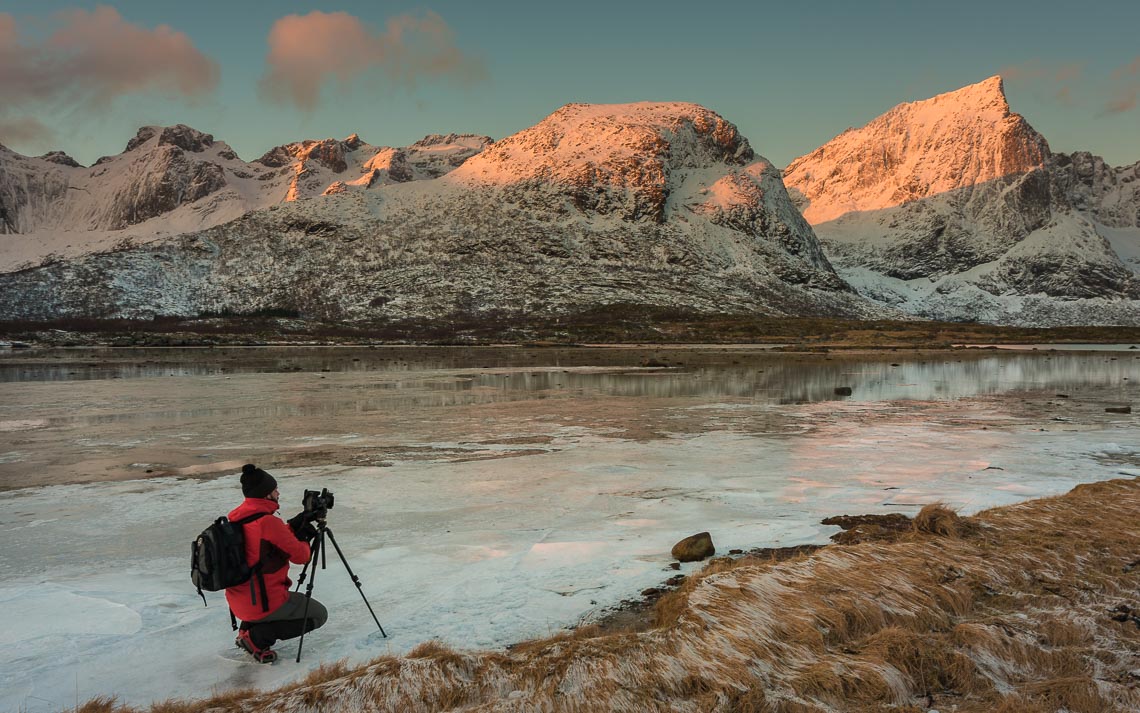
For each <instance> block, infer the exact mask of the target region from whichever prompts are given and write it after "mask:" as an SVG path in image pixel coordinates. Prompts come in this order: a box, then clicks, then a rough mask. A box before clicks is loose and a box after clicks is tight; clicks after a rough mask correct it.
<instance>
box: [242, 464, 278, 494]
mask: <svg viewBox="0 0 1140 713" xmlns="http://www.w3.org/2000/svg"><path fill="white" fill-rule="evenodd" d="M276 489H277V481H276V480H274V479H273V476H272V475H270V474H269V473H266V472H265V471H264V470H262V469H261V468H258V467H257V466H256V465H254V464H253V463H246V464H245V465H243V466H242V467H241V492H242V495H244V496H246V497H247V498H264V497H265V496H267V495H269V494H270V493H272V492H273V491H274V490H276Z"/></svg>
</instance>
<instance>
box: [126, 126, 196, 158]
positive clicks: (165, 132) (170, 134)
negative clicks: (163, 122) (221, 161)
mask: <svg viewBox="0 0 1140 713" xmlns="http://www.w3.org/2000/svg"><path fill="white" fill-rule="evenodd" d="M155 136H157V137H158V143H157V145H159V146H163V145H169V146H177V147H178V148H180V149H182V150H183V151H191V152H193V153H201V152H202V151H205V150H206V149H208V148H210V147H211V146H213V145H214V137H213V135H212V134H206V133H203V132H201V131H198V130H197V129H194V128H191V127H189V126H187V125H185V124H175V125H174V126H144V127H142V128H140V129H139V130H138V132H137V133H136V134H135V137H134V138H133V139H131V140H130V141H128V142H127V148H126V149H125V151H134V150H135V149H137V148H138V147H140V146H142V145H143V144H145V143H146V142H148V141H150V140H151V139H153V138H154V137H155Z"/></svg>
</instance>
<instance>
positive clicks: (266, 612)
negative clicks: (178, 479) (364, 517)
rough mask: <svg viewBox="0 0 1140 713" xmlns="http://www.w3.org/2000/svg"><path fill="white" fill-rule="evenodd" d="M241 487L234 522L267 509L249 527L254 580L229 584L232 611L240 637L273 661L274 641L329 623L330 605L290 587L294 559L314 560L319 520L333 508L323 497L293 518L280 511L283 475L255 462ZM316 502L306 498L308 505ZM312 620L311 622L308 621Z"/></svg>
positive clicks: (248, 548) (297, 561)
mask: <svg viewBox="0 0 1140 713" xmlns="http://www.w3.org/2000/svg"><path fill="white" fill-rule="evenodd" d="M241 491H242V494H243V495H245V500H243V501H242V503H241V505H239V506H237V507H236V508H235V509H234V510H233V511H232V512H230V514H229V520H230V521H231V522H233V521H235V520H239V519H242V518H247V517H250V516H251V515H262V517H259V518H258V519H256V520H253V521H252V522H248V523H246V524H245V525H243V526H242V527H244V528H245V530H244V533H245V558H246V562H247V563H248V564H249V565H250V567H252V568H253V570H254V574H253V576H252V577H251V578H250V579H249V581H248V582H245V583H243V584H239V585H237V586H235V587H228V588H227V589H226V601H227V602H228V603H229V605H230V611H231V612H233V614H234V616H236V617H237V618H238V619H241V626H240V629H239V631H238V637H237V641H236V642H235V643H236V644H237V645H238V647H239V648H242V649H244V650H245V651H248V652H249V653H250V654H251V655H252V656H253V657H254V658H255V659H257V660H258V661H259V662H260V663H272V662H273V661H276V660H277V653H276V652H275V651H273V649H271V648H270V647H271V646H273V644H274V643H276V642H277V641H279V640H281V639H292V638H295V637H298V636H300V635H301V634H302V633H304V632H306V631H312V630H313V629H317V628H319V627H321V626H323V625H324V623H325V621H326V620H327V619H328V611H327V610H326V609H325V607H324V605H322V604H321V603H320V602H318V601H317V600H315V599H309V600H308V616H307V617H306V615H305V611H306V610H305V606H306V598H305V595H304V594H301V593H300V592H290V591H289V587H290V586H291V585H292V582H291V581H290V580H289V563H290V562H292V563H293V564H305V563H306V562H308V561H309V555H310V549H309V542H310V541H311V540H312V539H313V538H314V537H315V536H316V535H317V528H316V526H315V525H314V523H315V522H318V521H322V520H323V519H324V517H325V516H326V514H327V508H326V507H325V506H324V504H323V503H322V502H321V501H320V500H319V499H318V500H316V501H315V504H314V506H313V509H306V510H305V511H304V512H302V513H300V514H299V515H297V516H296V517H294V518H292V519H290V520H289V523H288V525H286V523H285V522H283V521H282V520H281V519H280V518H279V517H277V516H276V513H277V510H278V508H279V507H280V506H279V504H278V497H279V493H278V491H277V481H276V480H275V479H274V478H273V476H272V475H270V474H269V473H266V472H265V471H264V470H262V469H260V468H258V467H257V466H255V465H253V464H246V465H244V466H242V469H241ZM309 504H310V502H309V500H306V505H307V506H308V505H309ZM306 622H307V624H306Z"/></svg>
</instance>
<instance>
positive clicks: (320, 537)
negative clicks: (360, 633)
mask: <svg viewBox="0 0 1140 713" xmlns="http://www.w3.org/2000/svg"><path fill="white" fill-rule="evenodd" d="M316 523H317V536H316V537H315V538H313V545H312V553H311V554H310V555H309V561H308V562H306V563H305V566H304V567H303V568H302V569H301V575H300V576H299V577H297V589H295V590H294V591H297V592H299V591H301V585H302V584H304V583H305V575H306V574H310V573H309V567H310V566H312V573H311V574H310V576H309V584H308V586H307V587H305V613H304V615H303V616H302V618H301V621H302V622H303V623H302V624H301V640H300V641H299V642H298V643H297V663H301V647H303V646H304V645H305V633H306V631H307V629H308V626H309V600H310V599H312V598H313V585H314V584H316V581H317V556H318V555H319V556H320V558H321V569H325V550H326V547H325V537H326V536H328V539H329V542H331V543H332V545H333V547H334V548H335V549H336V553H337V554H338V555H340V561H341V564H343V565H344V569H345V571H346V572H348V576H349V577H351V578H352V583H353V584H355V585H356V591H358V592H360V598H361V599H363V600H364V606H366V607H368V613H369V614H371V615H372V621H374V622H376V626H377V627H378V628H379V629H380V635H381V636H383V637H384V638H385V639H387V638H388V635H387V634H386V633H384V627H382V626H380V620H379V619H377V618H376V612H374V611H372V605H371V604H369V603H368V597H366V596H364V589H363V586H362V585H361V584H360V578H359V577H357V576H356V573H355V572H353V571H352V567H349V566H348V560H347V559H345V558H344V552H341V549H340V545H338V544H337V542H336V537H334V536H333V531H332V528H330V527H329V526H328V525H327V524H325V521H324V520H323V519H322V520H317V521H316Z"/></svg>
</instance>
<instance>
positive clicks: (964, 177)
mask: <svg viewBox="0 0 1140 713" xmlns="http://www.w3.org/2000/svg"><path fill="white" fill-rule="evenodd" d="M1049 155H1050V152H1049V145H1048V143H1046V141H1045V138H1044V137H1043V136H1041V134H1039V133H1037V132H1036V131H1035V130H1034V129H1033V127H1031V126H1030V125H1029V124H1028V123H1027V122H1026V121H1025V119H1024V118H1023V117H1022V116H1021V115H1020V114H1015V113H1013V112H1011V111H1010V108H1009V104H1008V102H1007V101H1006V98H1005V92H1004V89H1003V86H1002V79H1001V77H1000V76H996V75H995V76H993V77H990V78H989V79H986V80H984V81H982V82H978V83H977V84H971V85H970V86H967V87H963V88H961V89H958V90H955V91H953V92H947V93H945V94H939V95H938V96H935V97H931V98H930V99H924V100H922V101H916V102H910V103H906V104H899V105H898V106H896V107H894V108H893V109H891V110H890V111H888V112H887V113H885V114H883V115H882V116H880V117H878V118H876V119H874V120H873V121H871V123H869V124H867V125H866V126H864V127H862V128H860V129H849V130H847V131H845V132H844V133H843V134H841V135H839V136H837V137H836V138H834V139H832V140H831V141H829V142H827V143H826V144H824V145H823V146H821V147H820V148H818V149H816V150H815V151H813V152H812V153H810V154H808V155H806V156H801V157H800V158H798V159H796V160H795V161H792V162H791V163H790V164H788V167H787V168H786V169H785V170H784V183H785V184H786V185H787V186H788V188H789V189H791V190H793V191H794V192H796V193H798V194H799V195H800V196H801V197H802V199H801V201H800V203H801V206H800V207H801V209H802V210H803V213H804V217H805V218H807V219H808V222H810V223H812V224H813V225H818V224H819V223H823V222H827V221H830V220H834V219H836V218H838V217H840V216H842V215H844V214H845V213H849V212H852V211H859V212H862V211H870V210H881V209H884V208H889V207H892V206H897V205H901V204H903V203H906V202H908V201H912V200H916V199H920V198H927V197H930V196H933V195H936V194H939V193H947V192H950V191H954V190H957V189H963V188H968V187H972V186H976V185H979V184H982V183H987V182H990V181H995V180H999V179H1004V178H1008V177H1014V176H1019V175H1023V174H1025V173H1028V172H1030V171H1032V170H1034V169H1036V168H1039V167H1041V166H1042V165H1043V164H1044V163H1045V161H1046V160H1047V159H1048V157H1049Z"/></svg>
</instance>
